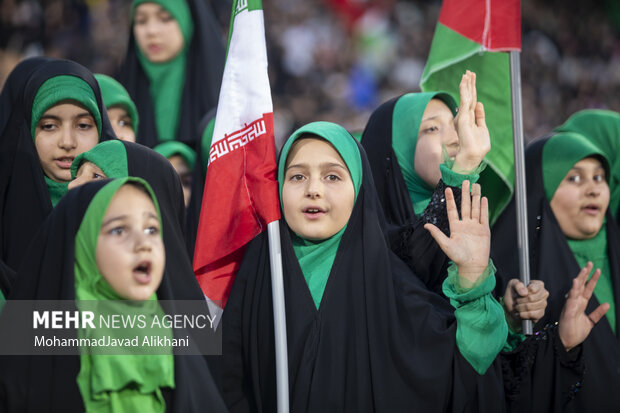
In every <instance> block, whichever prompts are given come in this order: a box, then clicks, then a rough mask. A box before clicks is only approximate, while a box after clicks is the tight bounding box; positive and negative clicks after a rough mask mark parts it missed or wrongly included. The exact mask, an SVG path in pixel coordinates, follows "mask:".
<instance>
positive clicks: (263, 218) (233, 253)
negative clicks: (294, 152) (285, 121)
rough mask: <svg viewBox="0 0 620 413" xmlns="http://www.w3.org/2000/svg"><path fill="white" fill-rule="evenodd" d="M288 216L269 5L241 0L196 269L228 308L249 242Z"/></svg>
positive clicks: (202, 281) (222, 93)
mask: <svg viewBox="0 0 620 413" xmlns="http://www.w3.org/2000/svg"><path fill="white" fill-rule="evenodd" d="M279 218H280V203H279V200H278V186H277V182H276V150H275V142H274V132H273V105H272V102H271V89H270V86H269V78H268V76H267V50H266V46H265V27H264V19H263V10H262V4H261V0H236V1H235V2H234V5H233V13H232V16H231V22H230V31H229V34H228V49H227V52H226V65H225V67H224V76H223V79H222V89H221V91H220V97H219V102H218V107H217V114H216V117H215V126H214V129H213V139H212V142H211V149H210V151H209V165H208V167H207V177H206V180H205V187H204V195H203V199H202V207H201V212H200V220H199V223H198V234H197V237H196V248H195V251H194V272H195V273H196V277H197V278H198V282H199V284H200V287H201V288H202V291H203V293H204V294H205V295H206V296H207V297H208V298H209V299H210V300H212V301H215V302H216V303H218V305H220V306H221V308H223V307H224V306H225V305H226V300H227V298H228V295H229V293H230V289H231V287H232V283H233V281H234V278H235V275H236V273H237V270H238V268H239V265H240V264H241V259H242V258H243V253H244V251H245V245H246V244H247V243H248V242H249V241H250V240H251V239H252V238H254V237H255V236H256V235H258V234H259V233H261V232H262V231H263V230H265V229H266V228H267V224H268V223H269V222H272V221H276V220H278V219H279Z"/></svg>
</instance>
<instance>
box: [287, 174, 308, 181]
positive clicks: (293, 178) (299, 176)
mask: <svg viewBox="0 0 620 413" xmlns="http://www.w3.org/2000/svg"><path fill="white" fill-rule="evenodd" d="M303 179H304V176H303V175H302V174H295V175H291V177H290V178H289V180H290V181H293V182H298V181H302V180H303Z"/></svg>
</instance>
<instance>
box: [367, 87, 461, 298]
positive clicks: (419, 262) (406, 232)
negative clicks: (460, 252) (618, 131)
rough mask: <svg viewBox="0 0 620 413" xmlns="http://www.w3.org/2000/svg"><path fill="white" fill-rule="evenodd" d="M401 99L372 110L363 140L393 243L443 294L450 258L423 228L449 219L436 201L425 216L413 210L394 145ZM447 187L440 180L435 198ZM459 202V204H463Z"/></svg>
mask: <svg viewBox="0 0 620 413" xmlns="http://www.w3.org/2000/svg"><path fill="white" fill-rule="evenodd" d="M398 99H399V98H394V99H392V100H390V101H388V102H385V103H384V104H382V105H381V106H379V108H378V109H376V110H375V111H374V112H373V114H372V115H371V116H370V119H369V120H368V124H367V125H366V128H365V130H364V133H363V135H362V141H361V143H362V146H363V147H364V149H365V150H366V153H367V154H368V162H369V163H370V169H371V171H372V175H373V179H374V181H375V184H376V187H377V193H378V196H379V200H380V201H381V206H382V207H383V211H384V213H385V220H386V228H387V233H388V236H389V241H390V247H391V248H392V250H393V251H394V252H395V253H396V254H397V255H398V256H399V257H400V258H401V259H402V260H403V261H404V262H405V263H406V264H407V265H408V266H409V267H410V268H411V269H412V270H413V272H414V273H415V274H416V275H417V276H418V277H419V278H420V279H421V280H422V281H423V282H424V284H425V285H426V286H427V287H428V288H429V289H430V290H431V291H434V292H436V293H438V294H442V292H441V284H442V283H443V280H444V279H445V277H446V274H447V268H448V264H449V260H448V257H446V255H445V254H444V253H443V251H442V250H441V248H439V245H437V243H436V242H435V240H434V239H433V237H432V236H431V235H430V233H429V232H428V231H427V230H426V229H424V224H426V223H427V222H432V221H433V218H438V217H440V219H441V220H442V221H446V219H447V218H446V212H445V207H444V208H436V207H437V205H434V204H432V203H431V204H429V209H430V210H429V212H428V213H425V214H423V215H426V218H425V219H419V217H417V216H416V215H415V213H414V211H413V205H412V204H411V198H410V196H409V191H408V190H407V185H406V184H405V179H404V178H403V175H402V172H401V170H400V166H399V165H398V159H397V158H396V154H394V150H393V149H392V117H393V113H394V106H395V105H396V102H397V101H398ZM445 188H446V186H445V185H444V184H443V182H442V181H440V182H439V184H438V186H437V187H436V188H435V191H434V194H433V199H442V198H443V197H444V191H445ZM451 188H452V191H453V193H454V194H455V196H456V197H460V191H461V189H460V188H454V187H451ZM457 205H459V208H460V204H457ZM431 217H433V218H431ZM444 231H445V228H444ZM446 233H449V232H446Z"/></svg>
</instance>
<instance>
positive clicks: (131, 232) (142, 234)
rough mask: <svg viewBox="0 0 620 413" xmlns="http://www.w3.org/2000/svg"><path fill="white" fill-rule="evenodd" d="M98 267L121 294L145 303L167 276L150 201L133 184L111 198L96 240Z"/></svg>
mask: <svg viewBox="0 0 620 413" xmlns="http://www.w3.org/2000/svg"><path fill="white" fill-rule="evenodd" d="M96 258H97V267H98V268H99V271H100V272H101V275H102V276H103V278H104V279H105V280H106V281H107V282H108V284H110V286H111V287H112V288H113V289H114V291H116V293H117V294H118V295H120V296H121V297H122V298H124V299H127V300H146V299H148V298H149V297H151V296H152V295H153V293H154V292H155V290H157V287H159V284H160V283H161V279H162V276H163V273H164V265H165V252H164V243H163V241H162V239H161V236H160V228H159V219H158V217H157V211H156V210H155V205H154V204H153V201H152V200H151V198H150V197H149V196H148V195H147V194H146V193H145V192H144V191H142V190H140V189H138V188H136V187H135V186H134V185H124V186H122V187H121V188H120V189H119V190H118V191H117V192H116V194H115V195H114V197H113V198H112V201H111V202H110V205H109V206H108V210H107V211H106V214H105V216H104V218H103V224H102V225H101V232H100V233H99V238H98V239H97V256H96Z"/></svg>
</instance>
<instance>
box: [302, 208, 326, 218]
mask: <svg viewBox="0 0 620 413" xmlns="http://www.w3.org/2000/svg"><path fill="white" fill-rule="evenodd" d="M303 213H304V215H305V216H306V217H307V218H309V219H314V218H318V217H320V216H322V215H323V214H325V210H324V209H323V208H319V207H315V206H311V207H307V208H304V209H303Z"/></svg>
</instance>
